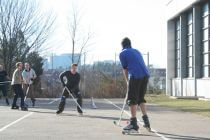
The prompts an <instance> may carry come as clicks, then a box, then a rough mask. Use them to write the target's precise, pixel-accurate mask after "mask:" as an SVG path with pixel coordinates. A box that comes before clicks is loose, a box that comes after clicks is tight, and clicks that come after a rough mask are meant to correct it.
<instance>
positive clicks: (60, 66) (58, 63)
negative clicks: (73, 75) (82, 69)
mask: <svg viewBox="0 0 210 140" xmlns="http://www.w3.org/2000/svg"><path fill="white" fill-rule="evenodd" d="M71 56H72V54H71V53H65V54H61V55H52V56H50V57H49V58H48V59H45V60H44V69H45V70H49V69H57V70H61V71H63V70H66V69H69V67H70V66H71V64H72V60H71ZM79 56H80V55H79V54H74V61H75V63H77V62H78V59H79ZM80 64H81V60H80V61H79V63H78V65H79V66H80Z"/></svg>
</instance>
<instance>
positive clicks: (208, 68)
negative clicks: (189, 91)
mask: <svg viewBox="0 0 210 140" xmlns="http://www.w3.org/2000/svg"><path fill="white" fill-rule="evenodd" d="M201 20H202V50H203V51H202V57H203V67H202V71H203V72H202V74H203V77H210V57H209V56H210V55H209V54H210V48H209V47H210V46H209V27H210V26H209V4H208V3H206V4H204V5H203V7H202V18H201Z"/></svg>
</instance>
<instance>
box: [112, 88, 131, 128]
mask: <svg viewBox="0 0 210 140" xmlns="http://www.w3.org/2000/svg"><path fill="white" fill-rule="evenodd" d="M127 98H128V88H127V92H126V96H125V99H124V102H123V107H122V110H121V113H120V118H119V120H118V123H117V122H116V121H114V124H115V125H117V126H120V123H121V121H122V116H123V113H124V109H125V105H126V100H127Z"/></svg>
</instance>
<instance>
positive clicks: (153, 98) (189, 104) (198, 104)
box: [146, 94, 210, 117]
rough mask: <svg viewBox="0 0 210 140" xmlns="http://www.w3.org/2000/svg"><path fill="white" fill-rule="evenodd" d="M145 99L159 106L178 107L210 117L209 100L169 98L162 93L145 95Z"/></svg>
mask: <svg viewBox="0 0 210 140" xmlns="http://www.w3.org/2000/svg"><path fill="white" fill-rule="evenodd" d="M146 100H147V102H148V103H154V104H158V105H161V106H165V107H169V108H174V109H178V110H181V111H184V112H191V113H196V114H199V115H202V116H206V117H210V101H200V100H190V99H170V98H169V97H168V96H166V95H164V94H161V95H147V96H146Z"/></svg>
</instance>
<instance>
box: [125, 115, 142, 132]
mask: <svg viewBox="0 0 210 140" xmlns="http://www.w3.org/2000/svg"><path fill="white" fill-rule="evenodd" d="M123 130H124V131H131V130H135V131H138V130H139V126H138V124H137V119H136V118H131V120H130V123H129V124H128V125H127V126H126V127H124V128H123Z"/></svg>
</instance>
